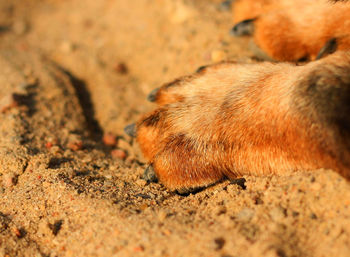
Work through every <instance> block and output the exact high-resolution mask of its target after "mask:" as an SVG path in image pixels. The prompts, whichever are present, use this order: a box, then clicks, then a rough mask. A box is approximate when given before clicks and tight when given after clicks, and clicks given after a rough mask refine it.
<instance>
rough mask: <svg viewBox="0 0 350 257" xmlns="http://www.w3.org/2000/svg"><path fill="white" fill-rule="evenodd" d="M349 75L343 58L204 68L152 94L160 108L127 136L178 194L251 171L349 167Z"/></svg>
mask: <svg viewBox="0 0 350 257" xmlns="http://www.w3.org/2000/svg"><path fill="white" fill-rule="evenodd" d="M349 71H350V58H349V56H348V55H344V54H343V55H339V54H335V55H331V56H329V57H327V58H323V59H322V60H319V61H317V62H313V63H309V64H307V65H305V66H294V65H289V64H271V63H261V64H236V63H221V64H217V65H212V66H209V67H201V68H200V69H199V71H198V72H197V73H195V74H193V75H190V76H186V77H182V78H180V79H177V80H175V81H173V82H172V83H168V84H165V85H163V86H162V87H160V88H159V89H156V90H153V91H152V92H151V94H150V95H149V97H148V99H149V100H151V101H152V102H154V103H156V104H157V105H158V106H157V108H156V109H155V110H154V111H153V112H151V113H149V114H147V115H145V116H143V117H142V118H141V119H140V120H139V121H138V122H137V123H136V125H132V126H129V127H127V129H126V131H127V132H129V134H131V135H135V136H136V139H137V141H138V143H139V145H140V148H141V150H142V152H143V154H144V156H145V158H146V159H147V160H148V162H149V165H150V167H151V168H150V170H151V171H152V173H150V174H151V177H152V178H154V177H156V178H158V180H159V181H160V182H161V183H162V184H164V185H165V186H166V187H168V188H170V189H172V190H177V191H179V192H188V191H189V190H193V189H196V188H200V187H205V186H208V185H211V184H213V183H215V182H217V181H219V180H221V179H223V178H229V179H235V178H237V177H240V176H242V175H245V174H247V175H248V174H252V175H269V174H286V173H289V172H291V171H296V170H310V169H317V168H333V169H335V170H338V171H339V170H344V167H347V168H349V166H350V163H349V161H348V162H347V161H346V160H350V158H349V157H350V156H349V149H350V148H349V146H350V142H349V138H350V131H349V127H350V121H349V117H348V113H349V102H350V91H349V90H350V89H349V88H350V86H349V85H350V77H349V75H348V74H350V72H349ZM346 140H347V141H346ZM344 142H348V143H349V144H348V145H347V146H346V145H344ZM345 170H346V169H345ZM347 172H349V170H348V171H347ZM147 174H148V173H147ZM344 174H345V175H346V174H347V173H344ZM344 174H343V175H344ZM147 177H149V175H147Z"/></svg>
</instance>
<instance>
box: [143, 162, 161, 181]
mask: <svg viewBox="0 0 350 257" xmlns="http://www.w3.org/2000/svg"><path fill="white" fill-rule="evenodd" d="M142 178H143V179H144V180H146V181H147V182H158V178H157V174H156V172H155V171H154V169H153V167H152V165H149V166H148V167H147V168H146V169H145V171H144V172H143V175H142Z"/></svg>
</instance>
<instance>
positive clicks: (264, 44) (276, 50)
mask: <svg viewBox="0 0 350 257" xmlns="http://www.w3.org/2000/svg"><path fill="white" fill-rule="evenodd" d="M233 17H234V22H235V23H238V22H240V21H242V20H245V19H252V18H256V20H255V21H254V26H255V29H254V35H253V38H254V42H255V44H256V45H257V46H258V47H259V48H261V50H262V51H263V52H265V53H266V54H267V55H268V56H269V57H271V58H273V59H275V60H277V61H298V60H300V59H307V60H314V59H315V58H316V56H317V54H318V53H319V51H320V50H321V48H322V47H323V46H324V45H325V44H326V42H327V41H328V40H330V39H331V38H337V44H338V47H337V50H348V49H350V4H349V3H347V2H346V1H345V2H342V1H340V2H337V3H334V2H331V1H327V0H238V1H236V2H235V3H234V5H233Z"/></svg>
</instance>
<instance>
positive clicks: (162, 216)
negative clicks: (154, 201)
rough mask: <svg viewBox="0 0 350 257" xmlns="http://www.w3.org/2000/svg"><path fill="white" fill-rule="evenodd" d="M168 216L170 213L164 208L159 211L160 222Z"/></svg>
mask: <svg viewBox="0 0 350 257" xmlns="http://www.w3.org/2000/svg"><path fill="white" fill-rule="evenodd" d="M167 217H168V213H167V212H166V211H164V210H160V211H159V212H158V220H159V222H164V220H165V219H166V218H167Z"/></svg>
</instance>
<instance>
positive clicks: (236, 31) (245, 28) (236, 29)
mask: <svg viewBox="0 0 350 257" xmlns="http://www.w3.org/2000/svg"><path fill="white" fill-rule="evenodd" d="M254 21H255V19H247V20H244V21H241V22H239V23H237V24H236V25H234V26H233V28H232V29H231V31H230V34H231V35H233V36H236V37H240V36H251V35H252V34H253V32H254Z"/></svg>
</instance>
